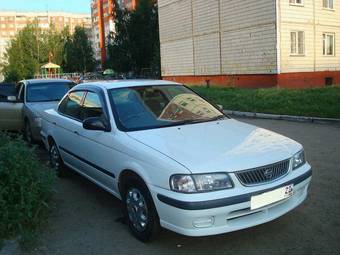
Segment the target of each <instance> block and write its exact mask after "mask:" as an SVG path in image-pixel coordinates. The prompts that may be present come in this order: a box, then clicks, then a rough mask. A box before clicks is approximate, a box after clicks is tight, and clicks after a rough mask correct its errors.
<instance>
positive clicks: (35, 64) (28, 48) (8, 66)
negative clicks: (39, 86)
mask: <svg viewBox="0 0 340 255" xmlns="http://www.w3.org/2000/svg"><path fill="white" fill-rule="evenodd" d="M41 35H42V32H41V30H40V29H39V27H38V26H37V24H35V23H34V24H30V25H28V26H26V27H25V28H24V29H23V30H21V31H20V32H19V33H18V34H17V36H16V37H15V38H13V39H12V40H11V41H10V45H9V47H8V48H7V50H6V52H5V55H4V56H5V59H6V60H7V61H6V63H5V64H3V66H2V68H3V73H4V75H5V78H6V80H7V81H18V80H20V79H24V78H31V77H33V76H34V74H35V73H36V72H37V71H38V70H39V66H40V59H41V52H40V46H41V44H42V41H41Z"/></svg>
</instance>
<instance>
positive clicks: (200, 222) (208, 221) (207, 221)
mask: <svg viewBox="0 0 340 255" xmlns="http://www.w3.org/2000/svg"><path fill="white" fill-rule="evenodd" d="M214 221H215V218H214V217H213V216H212V217H206V218H198V219H196V220H194V221H193V225H194V227H195V228H208V227H211V226H212V225H213V224H214Z"/></svg>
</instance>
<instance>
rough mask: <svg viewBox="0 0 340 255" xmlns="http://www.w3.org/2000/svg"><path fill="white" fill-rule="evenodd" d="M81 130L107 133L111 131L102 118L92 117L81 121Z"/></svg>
mask: <svg viewBox="0 0 340 255" xmlns="http://www.w3.org/2000/svg"><path fill="white" fill-rule="evenodd" d="M83 128H84V129H87V130H98V131H105V132H109V131H110V130H111V129H110V127H109V125H108V124H107V123H105V121H104V120H103V118H99V117H92V118H87V119H85V120H84V121H83Z"/></svg>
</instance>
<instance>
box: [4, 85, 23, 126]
mask: <svg viewBox="0 0 340 255" xmlns="http://www.w3.org/2000/svg"><path fill="white" fill-rule="evenodd" d="M16 91H17V94H16V100H15V101H12V102H9V101H7V100H6V101H4V102H0V130H22V128H23V119H22V110H23V105H24V97H25V85H24V84H23V83H22V82H20V83H19V84H18V85H17V86H16Z"/></svg>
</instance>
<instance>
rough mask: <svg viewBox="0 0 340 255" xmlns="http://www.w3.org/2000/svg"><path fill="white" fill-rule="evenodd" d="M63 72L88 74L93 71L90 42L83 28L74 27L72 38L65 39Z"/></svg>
mask: <svg viewBox="0 0 340 255" xmlns="http://www.w3.org/2000/svg"><path fill="white" fill-rule="evenodd" d="M64 50H65V53H64V54H65V55H64V70H65V71H67V72H84V73H85V72H90V71H93V70H94V69H95V65H96V63H95V59H94V56H93V55H94V54H93V49H92V46H91V42H90V40H89V38H88V36H87V34H86V31H85V29H84V28H83V27H76V28H75V32H74V34H73V35H72V36H69V37H68V38H67V39H66V42H65V46H64Z"/></svg>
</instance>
